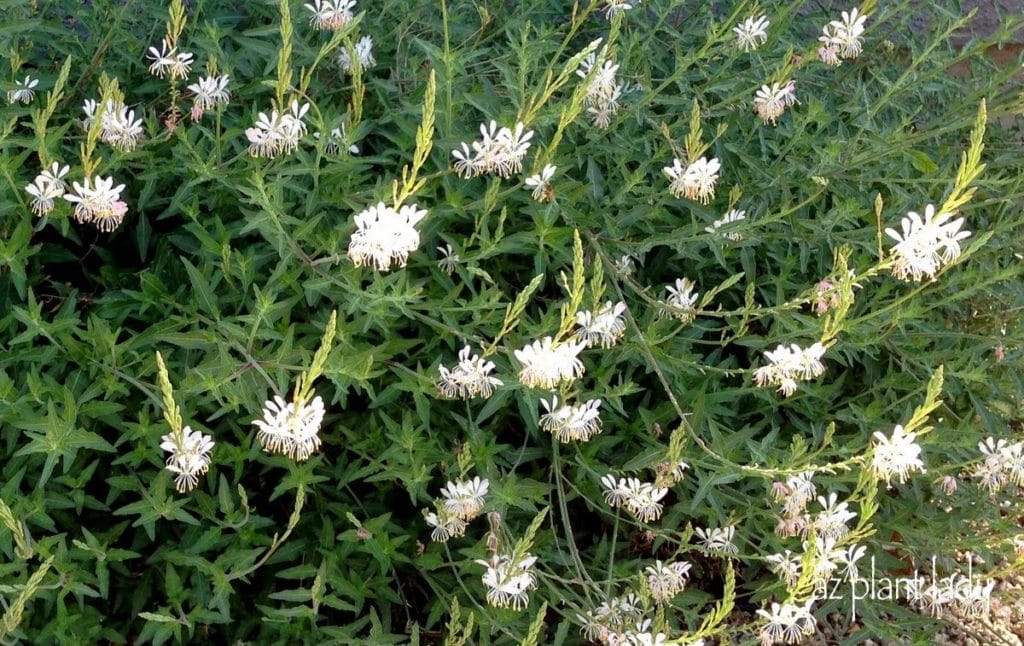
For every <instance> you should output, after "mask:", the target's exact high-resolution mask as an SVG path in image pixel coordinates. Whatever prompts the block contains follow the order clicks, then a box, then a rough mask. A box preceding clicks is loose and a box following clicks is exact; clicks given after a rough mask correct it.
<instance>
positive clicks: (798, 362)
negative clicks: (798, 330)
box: [754, 342, 825, 397]
mask: <svg viewBox="0 0 1024 646" xmlns="http://www.w3.org/2000/svg"><path fill="white" fill-rule="evenodd" d="M764 356H765V357H766V358H767V359H768V361H769V363H767V364H766V365H763V366H761V367H760V368H758V369H757V370H755V371H754V381H755V382H756V383H757V385H758V386H762V387H763V386H777V387H778V391H779V392H780V393H782V394H783V395H784V396H786V397H789V396H790V395H792V394H793V393H794V392H796V389H797V382H798V381H808V380H810V379H815V378H817V377H820V376H821V375H822V374H824V372H825V365H824V364H823V363H822V362H821V359H822V357H824V356H825V346H823V345H822V344H821V343H820V342H819V343H815V344H814V345H812V346H810V347H809V348H806V349H804V348H801V347H800V346H798V345H797V344H795V343H793V344H790V346H789V347H786V346H785V345H780V346H778V347H776V348H775V349H774V350H770V351H768V352H765V353H764Z"/></svg>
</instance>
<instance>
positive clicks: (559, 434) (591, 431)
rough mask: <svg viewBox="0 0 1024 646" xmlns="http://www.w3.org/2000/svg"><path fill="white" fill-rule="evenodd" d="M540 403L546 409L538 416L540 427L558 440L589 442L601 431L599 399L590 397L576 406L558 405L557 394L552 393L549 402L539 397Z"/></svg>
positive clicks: (563, 441)
mask: <svg viewBox="0 0 1024 646" xmlns="http://www.w3.org/2000/svg"><path fill="white" fill-rule="evenodd" d="M540 403H541V404H542V405H543V406H544V410H546V411H547V413H546V414H544V415H543V416H541V418H540V427H541V428H542V429H544V430H545V431H547V432H548V433H551V434H552V435H554V436H555V439H556V440H558V441H559V442H562V443H567V442H574V441H579V442H589V441H590V438H592V437H594V436H595V435H597V434H598V433H600V432H601V417H600V415H601V411H600V410H598V409H599V408H601V400H600V399H591V400H589V401H587V402H586V403H584V404H579V405H577V406H571V405H569V404H568V403H564V404H563V405H562V406H559V405H558V396H557V395H552V396H551V401H550V402H548V400H546V399H544V398H541V400H540Z"/></svg>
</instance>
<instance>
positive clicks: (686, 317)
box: [659, 278, 700, 323]
mask: <svg viewBox="0 0 1024 646" xmlns="http://www.w3.org/2000/svg"><path fill="white" fill-rule="evenodd" d="M696 287H697V285H696V284H695V283H694V282H693V281H692V280H690V279H689V278H677V279H676V284H675V287H673V286H672V285H666V286H665V289H667V290H668V294H669V296H668V298H667V299H666V300H665V302H664V303H662V304H663V305H664V306H665V309H664V310H662V311H661V312H659V313H660V314H668V315H669V316H671V317H673V318H675V319H678V320H680V321H682V322H683V323H690V322H692V321H693V319H694V318H695V317H696V316H697V298H698V297H699V296H700V293H699V292H697V291H695V288H696Z"/></svg>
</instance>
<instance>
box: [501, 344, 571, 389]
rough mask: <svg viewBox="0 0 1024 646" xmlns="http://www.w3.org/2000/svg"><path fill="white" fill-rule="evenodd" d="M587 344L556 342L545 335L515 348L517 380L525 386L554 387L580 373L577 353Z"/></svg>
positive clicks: (567, 381) (569, 381)
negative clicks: (518, 364) (519, 368)
mask: <svg viewBox="0 0 1024 646" xmlns="http://www.w3.org/2000/svg"><path fill="white" fill-rule="evenodd" d="M586 347H587V344H586V342H585V341H563V342H561V343H555V342H554V340H553V339H552V338H551V337H549V336H547V337H544V339H543V340H541V341H534V342H533V343H529V344H527V345H525V346H523V348H522V349H521V350H516V351H515V352H514V354H515V357H516V359H517V360H518V361H519V363H521V364H523V367H522V369H521V370H520V371H519V381H521V382H522V384H523V385H524V386H526V387H527V388H547V389H549V390H550V389H554V388H555V387H556V386H558V385H560V384H567V383H571V382H572V381H574V380H576V379H578V378H579V377H581V376H583V370H584V368H583V362H582V361H580V360H579V354H580V352H582V351H583V349H584V348H586Z"/></svg>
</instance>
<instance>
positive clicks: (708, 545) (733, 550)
mask: <svg viewBox="0 0 1024 646" xmlns="http://www.w3.org/2000/svg"><path fill="white" fill-rule="evenodd" d="M694 532H695V533H696V534H697V536H698V537H699V539H700V540H698V541H697V542H698V543H699V544H700V546H701V547H703V548H704V549H705V550H707V551H709V552H720V553H722V554H738V553H739V551H740V550H739V548H738V547H736V544H735V543H733V538H734V537H735V536H736V526H735V525H729V526H728V527H709V528H708V529H704V528H703V527H698V528H697V529H695V530H694Z"/></svg>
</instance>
